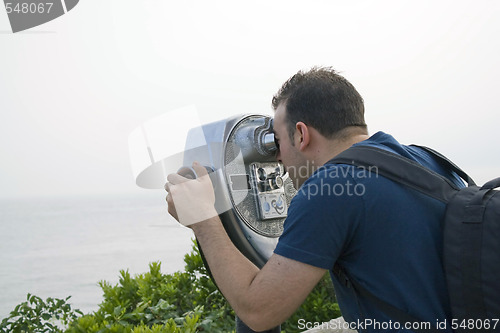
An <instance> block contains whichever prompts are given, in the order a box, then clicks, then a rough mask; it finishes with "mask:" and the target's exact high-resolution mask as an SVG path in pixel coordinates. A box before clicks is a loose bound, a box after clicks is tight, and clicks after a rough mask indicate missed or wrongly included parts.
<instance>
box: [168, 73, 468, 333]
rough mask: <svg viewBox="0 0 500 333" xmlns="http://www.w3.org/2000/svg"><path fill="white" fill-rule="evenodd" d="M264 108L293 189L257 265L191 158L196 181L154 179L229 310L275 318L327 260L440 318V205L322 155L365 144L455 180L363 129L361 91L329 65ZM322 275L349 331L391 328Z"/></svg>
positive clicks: (253, 322) (412, 310)
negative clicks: (275, 238)
mask: <svg viewBox="0 0 500 333" xmlns="http://www.w3.org/2000/svg"><path fill="white" fill-rule="evenodd" d="M273 108H274V110H275V117H274V132H275V137H276V142H277V145H278V147H279V150H278V153H277V159H278V160H279V161H281V162H282V163H283V165H284V166H285V168H286V170H287V172H288V174H289V176H290V177H291V179H292V180H293V181H294V184H295V186H296V188H297V189H298V192H297V195H296V196H295V197H294V199H293V200H292V203H291V204H290V207H289V210H288V217H287V219H286V221H285V224H284V232H283V234H282V236H281V237H280V239H279V242H278V245H277V247H276V249H275V251H274V254H273V255H272V256H271V258H270V259H269V261H268V262H267V263H266V265H265V266H264V267H263V268H262V269H261V270H259V269H258V268H257V267H255V266H254V265H253V264H252V263H251V262H250V261H249V260H247V259H246V258H245V257H244V256H243V255H242V254H241V253H240V252H239V251H238V250H237V249H236V248H235V246H234V245H233V244H232V243H231V241H230V239H229V238H228V236H227V235H226V233H225V231H224V228H223V226H222V224H221V222H220V220H219V218H218V217H217V213H216V211H215V209H214V200H215V199H214V193H213V188H212V184H211V182H210V180H209V178H208V177H207V176H206V171H205V169H204V168H203V167H201V166H200V165H198V164H196V163H195V164H194V165H193V168H194V169H195V170H196V171H197V173H198V174H199V175H201V177H200V178H198V179H197V180H193V181H186V179H185V178H183V177H181V176H179V175H177V174H171V175H169V176H168V182H169V183H168V184H167V185H166V189H167V191H168V192H169V194H168V195H167V202H168V206H169V213H170V214H171V215H172V216H174V217H175V218H177V219H178V220H180V222H181V223H182V224H184V225H190V227H191V228H192V229H193V231H194V233H195V235H196V238H197V239H198V241H199V242H200V244H201V247H202V249H203V252H204V254H205V257H206V259H207V262H208V264H209V266H210V269H211V271H212V274H213V277H214V278H215V281H216V282H217V285H218V286H219V288H220V290H221V292H222V293H223V294H224V296H225V297H226V298H227V300H228V301H229V303H230V304H231V306H232V307H233V309H234V310H235V312H236V314H237V315H238V317H239V318H241V320H243V322H245V323H246V324H247V325H248V326H249V327H251V328H252V329H254V330H256V331H260V330H265V329H269V328H272V327H274V326H276V325H278V324H280V323H281V322H283V321H284V320H286V319H287V318H288V317H289V316H290V315H292V314H293V312H294V311H295V310H296V309H297V308H298V307H299V306H300V304H301V303H302V302H303V301H304V300H305V298H306V297H307V295H308V294H309V292H310V291H311V290H312V289H313V287H314V286H315V285H316V283H317V282H318V281H319V280H320V279H321V277H322V276H323V275H324V273H325V272H326V271H330V272H332V269H333V266H334V264H335V263H338V264H339V265H340V266H341V267H343V269H345V270H346V271H347V272H348V273H349V275H350V277H351V278H353V279H356V281H358V282H359V283H361V284H362V285H363V286H364V287H365V288H367V289H368V290H369V291H371V292H372V293H373V294H374V295H376V296H377V297H379V298H380V299H382V300H384V301H386V302H388V303H390V304H392V305H393V306H395V307H397V308H399V309H402V310H404V311H406V312H408V313H409V314H410V315H412V316H414V317H416V318H419V319H421V320H422V321H423V322H430V323H431V324H433V325H435V324H436V322H437V321H440V322H442V321H443V320H444V319H448V318H449V312H450V310H449V303H448V294H447V291H446V284H445V278H444V273H443V270H442V264H441V250H442V241H441V239H442V230H441V228H440V225H441V224H440V222H441V220H442V217H443V216H444V210H445V207H444V204H442V203H441V202H439V201H437V200H434V199H431V198H429V197H426V196H424V195H422V194H420V193H418V192H416V191H413V190H410V189H408V188H406V187H403V186H401V185H399V184H396V183H394V182H392V181H390V180H388V179H386V178H384V177H382V176H379V175H377V174H376V173H373V172H369V171H368V170H363V169H360V168H355V167H353V166H350V165H333V164H329V163H327V162H328V161H329V160H330V159H332V158H333V157H335V156H336V155H337V154H339V153H340V152H342V151H344V150H346V149H348V148H349V147H351V146H352V145H370V146H375V147H379V148H382V149H386V150H389V151H392V152H395V153H397V154H400V155H402V156H405V157H408V158H410V159H412V160H414V161H416V162H418V163H420V164H421V165H423V166H425V167H428V168H431V169H433V170H434V171H436V172H438V173H440V174H442V175H444V176H446V177H448V178H449V179H450V180H452V181H454V182H456V183H457V184H460V180H459V179H458V178H457V177H456V176H455V175H452V174H450V173H449V172H447V171H446V170H443V169H442V168H441V167H440V166H439V165H438V164H437V163H436V162H435V161H434V160H432V158H431V157H430V156H429V155H428V154H426V153H425V152H424V151H422V150H420V149H418V148H415V147H408V146H404V145H401V144H400V143H398V142H397V141H396V140H395V139H394V138H393V137H392V136H390V135H387V134H385V133H383V132H378V133H376V134H374V135H373V136H371V137H370V136H369V135H368V132H367V126H366V124H365V121H364V106H363V99H362V97H361V96H360V95H359V93H358V92H357V91H356V89H355V88H354V87H353V86H352V85H351V84H350V83H349V82H348V81H347V80H346V79H344V78H343V77H342V76H340V75H338V74H337V73H336V72H335V71H334V70H332V69H330V68H313V69H311V70H309V71H307V72H302V71H301V72H298V73H297V74H296V75H294V76H293V77H292V78H290V79H289V80H288V81H287V82H285V84H283V86H282V87H281V89H280V90H279V91H278V93H277V94H276V96H274V98H273ZM193 202H196V203H197V206H196V208H197V209H196V210H193V209H192V208H191V207H192V203H193ZM179 217H181V218H180V219H179ZM200 221H201V222H200ZM332 280H333V282H334V286H335V290H336V294H337V298H338V301H339V305H340V307H341V311H342V314H343V316H344V318H345V319H346V321H348V322H353V323H357V324H358V326H356V327H357V329H358V330H359V331H367V332H379V331H381V330H382V328H394V327H395V326H394V320H393V319H391V318H389V317H388V316H387V315H386V314H384V313H383V312H382V311H381V310H380V309H377V308H376V306H375V305H374V304H373V303H372V302H370V301H369V300H367V299H365V298H363V297H361V296H359V295H356V294H355V293H354V291H353V290H352V289H351V288H348V287H346V286H344V285H343V284H341V283H340V282H339V281H338V280H337V278H336V277H335V276H334V275H333V274H332ZM370 320H371V321H370ZM369 323H371V324H370V325H367V324H369ZM374 323H379V325H381V326H374ZM391 323H392V325H393V326H389V325H391ZM382 325H384V326H382ZM396 328H397V326H396ZM394 331H398V330H394ZM405 331H406V330H401V332H405Z"/></svg>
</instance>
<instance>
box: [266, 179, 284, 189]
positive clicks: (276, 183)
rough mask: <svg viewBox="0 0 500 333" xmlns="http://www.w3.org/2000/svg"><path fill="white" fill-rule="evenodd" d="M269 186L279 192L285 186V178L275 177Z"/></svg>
mask: <svg viewBox="0 0 500 333" xmlns="http://www.w3.org/2000/svg"><path fill="white" fill-rule="evenodd" d="M269 185H270V187H271V188H272V189H273V190H277V189H279V188H281V187H282V186H283V178H281V176H276V177H273V178H271V179H270V180H269Z"/></svg>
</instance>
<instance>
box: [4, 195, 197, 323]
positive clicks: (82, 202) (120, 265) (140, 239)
mask: <svg viewBox="0 0 500 333" xmlns="http://www.w3.org/2000/svg"><path fill="white" fill-rule="evenodd" d="M139 193H140V192H139ZM144 193H145V194H144V195H141V194H139V195H129V196H126V195H120V196H102V197H97V196H96V197H90V196H88V197H64V198H31V199H4V200H0V319H2V318H5V317H7V316H8V315H9V313H10V311H12V310H13V309H14V307H15V306H16V305H17V304H19V303H21V302H23V301H25V300H26V294H27V293H31V294H34V295H37V296H39V297H41V298H43V299H46V298H47V297H57V298H66V297H68V296H71V298H70V300H69V303H71V305H72V307H73V308H77V309H80V310H82V311H83V312H84V313H88V312H91V311H94V310H97V308H98V305H99V304H100V303H101V301H102V291H101V289H100V287H99V286H98V282H99V281H101V280H106V281H108V282H110V283H113V284H115V283H117V282H118V279H119V272H120V270H122V269H123V270H127V269H128V270H129V272H130V273H131V274H132V275H135V274H140V273H144V272H147V271H149V263H151V262H154V261H160V262H161V263H162V272H163V273H173V272H175V271H179V270H182V269H183V268H184V261H183V259H184V255H185V254H186V253H188V252H190V251H191V247H192V239H193V233H192V231H191V230H190V229H187V228H185V227H183V226H181V225H179V224H178V223H177V222H176V221H175V220H173V219H172V218H171V217H170V216H169V215H168V213H167V205H166V202H165V200H164V194H163V193H161V191H152V192H144Z"/></svg>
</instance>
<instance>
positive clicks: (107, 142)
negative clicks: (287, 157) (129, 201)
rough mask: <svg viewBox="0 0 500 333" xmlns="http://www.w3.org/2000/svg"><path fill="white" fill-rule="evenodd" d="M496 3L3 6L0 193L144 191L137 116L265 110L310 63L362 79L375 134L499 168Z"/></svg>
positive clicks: (470, 165)
mask: <svg viewBox="0 0 500 333" xmlns="http://www.w3.org/2000/svg"><path fill="white" fill-rule="evenodd" d="M499 16H500V3H499V2H498V1H493V0H491V1H474V2H473V1H456V0H455V1H427V0H426V1H412V2H410V1H399V0H398V1H377V2H375V1H350V2H347V1H308V2H305V1H300V2H297V1H296V2H293V1H251V2H244V3H243V2H236V1H210V2H209V1H182V2H181V1H175V2H174V1H158V0H141V1H123V0H114V1H100V0H99V1H91V0H81V1H80V2H79V4H78V5H77V6H76V7H75V8H74V9H73V10H72V11H70V12H69V13H68V14H66V15H64V16H62V17H60V18H58V19H56V20H54V21H51V22H49V23H47V24H45V25H42V26H39V27H35V28H33V29H30V30H28V31H26V32H23V33H17V34H12V33H11V32H10V26H9V22H8V18H7V14H6V12H5V11H4V10H3V8H1V7H0V45H1V46H0V50H1V51H0V66H1V68H2V69H1V72H0V85H1V86H0V153H1V164H0V165H1V167H0V171H1V172H0V198H9V197H22V196H59V195H72V194H115V193H137V194H139V195H140V191H146V190H143V189H139V188H138V187H137V186H136V185H135V181H134V177H133V174H132V171H131V167H130V160H129V151H128V136H129V134H130V133H131V132H132V131H133V130H134V129H135V128H136V127H138V126H139V125H141V124H142V123H143V122H145V121H147V120H148V119H151V118H153V117H156V116H159V115H161V114H163V113H165V112H168V111H170V110H174V109H177V108H180V107H183V106H186V105H195V106H196V108H197V109H198V111H199V115H200V119H201V121H203V122H208V121H214V120H219V119H223V118H226V117H229V116H231V115H236V114H242V113H271V107H270V101H271V98H272V95H273V94H274V93H275V92H276V91H277V90H278V88H279V87H280V86H281V84H282V83H283V82H284V81H285V80H286V79H287V78H288V77H290V76H291V75H292V74H294V73H295V72H296V71H297V70H299V69H304V68H309V67H311V66H314V65H325V66H332V67H334V68H336V69H337V70H338V71H340V72H341V73H342V74H343V75H344V76H345V77H346V78H347V79H348V80H350V81H351V82H352V83H353V84H354V85H355V86H356V87H357V89H358V91H359V92H360V93H361V95H362V96H363V97H364V100H365V104H366V118H367V122H368V125H369V130H370V132H371V133H372V134H373V133H375V132H376V131H378V130H383V131H386V132H388V133H391V134H393V135H394V136H395V137H396V138H397V139H399V140H400V141H401V142H403V143H419V144H424V145H428V146H431V147H434V148H436V149H438V150H440V151H441V152H442V153H444V154H445V155H448V156H449V157H451V158H452V159H453V160H454V161H455V162H456V163H457V164H459V165H460V166H462V167H463V168H464V169H465V170H466V171H468V172H469V173H470V174H471V176H472V177H473V178H475V179H476V180H477V182H478V183H483V182H485V181H486V180H489V179H490V178H494V177H497V176H500V172H499V171H500V168H499V166H500V155H499V151H500V149H499V145H498V143H499V142H498V141H499V140H498V134H497V133H498V132H499V131H498V129H497V128H498V126H499V124H500V115H499V112H498V110H499V105H498V98H497V97H496V96H498V89H499V87H500V66H499V61H498V59H500V38H499V37H498V36H499V35H500V20H499V19H498V17H499ZM175 129H176V124H175V119H172V124H171V126H167V128H165V131H172V133H174V132H175ZM174 137H175V136H174ZM184 139H185V138H182V137H177V139H176V140H175V141H176V142H172V143H171V144H177V145H183V144H184V142H183V140H184Z"/></svg>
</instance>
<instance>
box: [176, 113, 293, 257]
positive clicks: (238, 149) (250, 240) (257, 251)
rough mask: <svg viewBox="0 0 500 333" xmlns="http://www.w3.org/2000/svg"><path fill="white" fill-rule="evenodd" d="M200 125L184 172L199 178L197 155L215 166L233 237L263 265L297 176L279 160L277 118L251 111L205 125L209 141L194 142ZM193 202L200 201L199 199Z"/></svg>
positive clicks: (191, 136)
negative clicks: (198, 144)
mask: <svg viewBox="0 0 500 333" xmlns="http://www.w3.org/2000/svg"><path fill="white" fill-rule="evenodd" d="M199 131H200V128H195V129H193V130H191V131H190V132H189V133H188V137H187V140H186V150H185V152H184V161H183V162H184V163H183V164H184V167H182V168H181V169H180V170H179V171H178V173H179V174H181V175H183V176H185V177H187V178H195V177H196V174H195V172H194V170H192V168H190V167H188V166H190V165H192V162H193V161H198V162H199V163H200V164H201V165H204V166H205V167H206V168H207V170H208V171H209V174H210V177H211V179H212V183H213V185H214V190H215V198H216V200H215V206H216V210H217V212H218V213H219V217H220V219H221V221H222V224H223V225H224V228H225V229H226V232H227V233H228V235H229V238H230V239H231V240H232V242H233V243H234V244H235V245H236V247H237V248H238V249H239V250H240V252H242V253H243V254H244V255H245V256H246V257H247V258H248V259H250V260H251V261H252V262H253V263H254V264H255V265H257V266H258V267H262V266H264V264H265V263H266V261H267V260H268V259H269V257H270V256H271V255H272V253H273V251H274V248H275V247H276V244H277V242H278V237H279V236H280V235H281V233H282V232H283V222H284V220H285V218H286V216H287V212H288V205H289V204H290V201H291V199H292V198H293V196H294V195H295V192H296V191H295V188H294V187H293V185H292V181H291V180H290V179H289V178H288V174H286V173H285V170H284V168H283V165H282V164H281V163H280V162H278V161H277V160H276V150H277V147H276V144H275V140H274V134H273V130H272V119H271V118H270V117H267V116H261V115H246V116H240V117H233V118H230V119H227V120H223V121H218V122H215V123H211V124H207V125H204V126H202V127H201V131H202V132H203V136H204V138H205V140H206V145H204V146H201V147H191V146H190V142H195V141H196V140H195V138H196V137H197V136H199V134H200V132H199ZM193 205H196V204H195V203H194V204H193Z"/></svg>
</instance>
